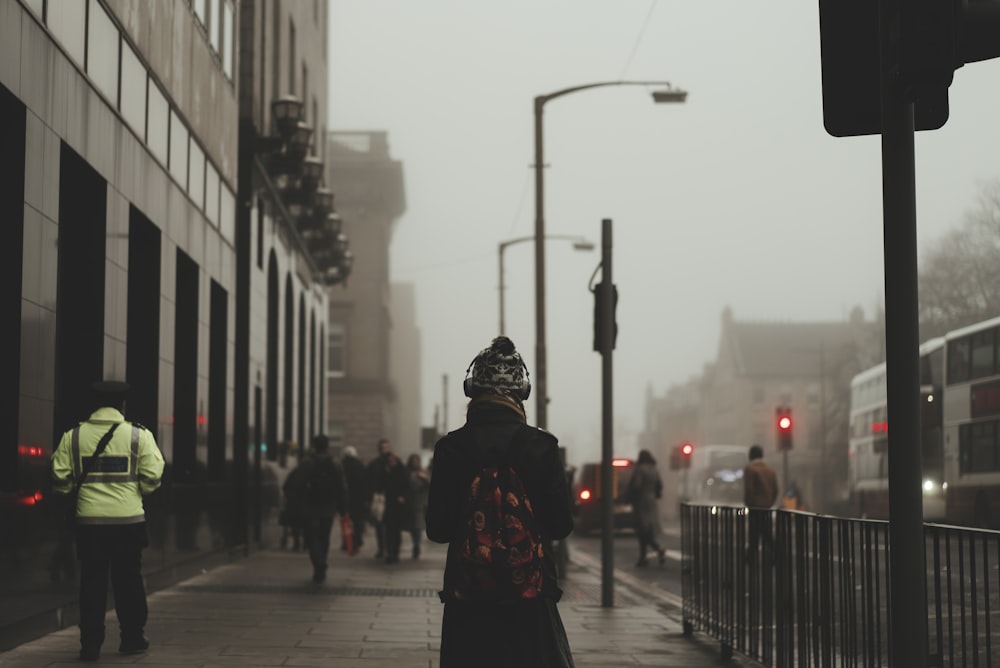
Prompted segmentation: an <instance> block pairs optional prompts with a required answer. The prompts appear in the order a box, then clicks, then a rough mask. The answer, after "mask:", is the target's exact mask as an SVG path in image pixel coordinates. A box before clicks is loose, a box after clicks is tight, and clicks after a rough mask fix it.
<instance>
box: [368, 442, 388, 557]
mask: <svg viewBox="0 0 1000 668" xmlns="http://www.w3.org/2000/svg"><path fill="white" fill-rule="evenodd" d="M376 447H377V450H378V452H377V454H376V455H375V457H373V458H372V460H371V461H370V462H368V473H369V475H370V480H371V487H372V500H371V504H370V505H369V508H368V510H369V512H368V521H369V522H370V523H371V525H372V531H373V532H374V533H375V544H376V547H377V550H376V552H375V558H376V559H382V558H384V557H385V532H384V531H383V530H382V529H383V527H382V521H383V520H384V518H385V471H386V462H387V460H388V458H389V456H390V455H391V454H392V446H391V444H390V443H389V439H387V438H383V439H379V442H378V445H377V446H376Z"/></svg>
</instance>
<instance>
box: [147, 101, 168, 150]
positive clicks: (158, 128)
mask: <svg viewBox="0 0 1000 668" xmlns="http://www.w3.org/2000/svg"><path fill="white" fill-rule="evenodd" d="M169 123H170V107H169V105H168V104H167V98H166V97H165V96H164V95H163V93H162V92H161V91H160V87H159V86H157V85H156V84H155V83H153V82H152V81H150V82H149V104H148V106H147V108H146V144H147V145H148V146H149V150H150V151H151V152H152V153H153V156H155V157H156V159H157V160H159V161H160V162H161V163H163V165H164V166H166V164H167V155H168V153H167V149H168V145H167V137H168V136H169V135H168V133H167V128H168V127H169Z"/></svg>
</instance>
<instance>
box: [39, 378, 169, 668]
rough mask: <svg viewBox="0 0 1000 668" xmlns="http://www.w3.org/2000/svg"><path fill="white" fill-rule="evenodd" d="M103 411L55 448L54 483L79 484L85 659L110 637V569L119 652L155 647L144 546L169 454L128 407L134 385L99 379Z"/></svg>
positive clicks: (97, 401)
mask: <svg viewBox="0 0 1000 668" xmlns="http://www.w3.org/2000/svg"><path fill="white" fill-rule="evenodd" d="M92 387H93V390H94V405H95V407H96V410H95V411H94V412H93V413H92V414H91V415H90V417H89V418H88V419H87V421H86V422H81V423H80V424H79V425H77V426H76V427H74V428H73V429H70V430H69V431H67V432H66V433H65V434H63V436H62V439H61V440H60V441H59V446H58V447H57V448H56V450H55V452H54V453H53V454H52V477H53V489H54V491H55V492H57V493H60V494H69V493H70V492H72V491H73V489H74V487H75V485H76V484H77V481H78V480H79V478H80V476H81V474H82V473H83V471H84V467H85V466H89V468H88V469H87V471H88V472H87V474H86V476H85V477H84V480H83V484H82V485H80V489H79V497H78V502H77V506H76V549H77V558H78V559H79V560H80V659H81V660H83V661H96V660H97V659H98V658H99V657H100V655H101V643H103V642H104V615H105V612H106V610H107V596H108V572H109V571H110V573H111V587H112V589H113V591H114V595H115V612H116V613H117V614H118V623H119V625H120V627H121V645H120V646H119V648H118V652H119V653H120V654H138V653H141V652H145V651H146V649H147V648H148V647H149V640H147V639H146V637H145V635H144V627H145V625H146V618H147V615H148V610H147V607H146V590H145V587H144V585H143V580H142V549H143V548H144V547H146V546H147V545H148V544H149V539H148V537H147V534H146V516H145V512H144V510H143V505H142V497H143V496H144V495H146V494H149V493H151V492H153V491H154V490H155V489H156V488H157V487H159V486H160V476H161V475H163V455H161V454H160V450H159V448H158V447H157V445H156V440H155V439H154V438H153V434H152V433H151V432H150V431H149V430H148V429H146V428H145V427H143V426H142V425H140V424H138V423H135V422H128V421H127V420H125V416H124V415H123V414H122V412H123V411H124V410H125V398H126V396H127V393H128V389H129V386H128V385H127V384H126V383H122V382H119V381H102V382H99V383H95V384H94V385H93V386H92ZM112 428H114V431H113V432H112V433H111V438H110V440H108V441H107V445H106V447H105V449H104V451H103V452H102V453H101V454H100V456H99V457H98V458H97V459H96V460H94V461H93V462H92V463H88V462H90V460H91V458H92V455H93V454H94V452H95V451H96V449H97V447H98V444H99V442H100V441H101V439H102V437H103V436H105V434H106V433H107V432H109V430H111V429H112Z"/></svg>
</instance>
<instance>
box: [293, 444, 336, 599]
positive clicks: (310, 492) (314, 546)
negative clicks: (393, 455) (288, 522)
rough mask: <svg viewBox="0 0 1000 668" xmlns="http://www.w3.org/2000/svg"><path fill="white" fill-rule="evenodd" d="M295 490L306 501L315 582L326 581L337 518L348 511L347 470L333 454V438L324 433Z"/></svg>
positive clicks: (302, 468)
mask: <svg viewBox="0 0 1000 668" xmlns="http://www.w3.org/2000/svg"><path fill="white" fill-rule="evenodd" d="M298 468H299V469H300V471H299V473H298V475H297V476H296V478H295V480H296V485H297V486H298V487H299V489H298V490H296V491H295V493H296V494H301V496H302V498H303V499H304V500H305V504H306V512H305V517H306V520H305V542H306V546H307V548H308V550H309V561H310V562H312V567H313V582H316V583H321V582H323V581H324V580H326V567H327V557H328V555H329V552H330V531H331V529H332V527H333V519H334V517H335V516H337V515H345V514H346V513H347V484H346V482H345V481H344V471H343V469H342V468H341V467H340V464H339V463H337V461H336V460H334V458H333V457H332V456H331V454H330V440H329V439H328V438H327V437H326V436H324V435H322V434H320V435H318V436H316V437H315V438H314V439H313V447H312V450H311V451H310V452H309V454H308V455H306V457H305V458H303V460H302V463H300V464H299V466H298Z"/></svg>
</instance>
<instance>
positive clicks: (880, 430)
mask: <svg viewBox="0 0 1000 668" xmlns="http://www.w3.org/2000/svg"><path fill="white" fill-rule="evenodd" d="M944 352H945V339H944V338H943V337H942V338H936V339H931V340H930V341H927V342H926V343H924V344H923V345H922V346H920V398H921V404H920V405H921V416H920V427H921V428H920V443H919V449H918V448H914V449H913V450H914V452H919V453H920V456H921V457H922V459H921V466H922V468H923V478H924V483H923V490H924V495H923V506H924V513H923V514H924V519H925V520H927V521H940V520H944V519H945V516H946V503H945V490H946V489H947V485H946V483H945V478H944V471H943V447H942V403H943V402H942V401H941V396H942V389H943V375H944ZM888 446H889V420H888V414H887V391H886V366H885V363H884V362H883V363H882V364H878V365H876V366H874V367H872V368H870V369H867V370H865V371H862V372H861V373H859V374H857V375H856V376H854V378H853V379H852V380H851V412H850V429H849V432H848V441H847V447H848V452H847V454H848V457H847V485H848V490H849V495H850V503H851V510H852V512H853V514H854V515H855V516H856V517H869V518H874V519H889V447H888Z"/></svg>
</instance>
